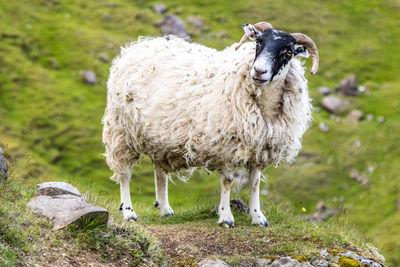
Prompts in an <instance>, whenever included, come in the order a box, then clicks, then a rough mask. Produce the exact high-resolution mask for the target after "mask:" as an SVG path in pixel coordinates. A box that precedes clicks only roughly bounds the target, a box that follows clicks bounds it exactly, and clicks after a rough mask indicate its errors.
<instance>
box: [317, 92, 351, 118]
mask: <svg viewBox="0 0 400 267" xmlns="http://www.w3.org/2000/svg"><path fill="white" fill-rule="evenodd" d="M321 104H322V107H323V108H324V109H325V110H327V111H329V112H330V113H334V114H338V113H340V112H342V111H343V110H344V109H345V107H346V106H347V105H348V102H347V101H345V100H342V99H340V98H338V97H336V96H332V95H330V96H326V97H324V98H323V99H322V103H321Z"/></svg>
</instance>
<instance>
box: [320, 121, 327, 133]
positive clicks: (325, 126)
mask: <svg viewBox="0 0 400 267" xmlns="http://www.w3.org/2000/svg"><path fill="white" fill-rule="evenodd" d="M319 129H320V130H321V131H323V132H324V133H326V132H328V131H329V126H328V124H326V123H325V122H320V124H319Z"/></svg>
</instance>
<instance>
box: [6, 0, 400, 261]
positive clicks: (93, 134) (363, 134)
mask: <svg viewBox="0 0 400 267" xmlns="http://www.w3.org/2000/svg"><path fill="white" fill-rule="evenodd" d="M153 3H155V1H126V0H116V1H112V2H111V1H108V0H104V1H83V0H73V1H68V2H66V1H59V0H52V1H45V0H41V1H38V2H35V3H33V2H31V1H26V0H21V1H6V2H4V1H3V2H2V3H0V21H1V22H0V36H1V37H0V38H1V39H0V62H1V66H0V145H1V146H2V147H3V148H5V151H6V154H7V157H8V158H9V159H10V161H11V162H14V164H15V166H14V176H15V177H19V183H20V184H24V185H28V186H29V185H33V184H35V183H38V182H40V181H46V180H55V179H56V180H64V181H71V182H72V183H74V184H75V185H76V186H77V187H78V188H79V189H80V190H84V191H85V190H89V189H90V191H91V192H93V194H96V195H97V196H98V198H99V199H100V200H104V201H106V202H107V203H112V205H113V207H114V208H115V207H116V206H117V205H118V202H119V200H118V199H119V186H118V185H115V184H114V183H113V182H111V181H110V180H108V177H109V176H110V175H111V173H110V172H109V170H108V169H107V166H106V165H105V161H104V158H102V157H101V156H100V154H101V153H103V147H102V144H101V124H100V121H101V117H102V115H103V112H104V107H105V104H106V102H105V101H106V88H105V83H106V80H107V76H108V69H109V67H110V63H103V62H102V61H100V60H99V59H98V57H99V56H100V55H102V54H106V55H108V57H110V58H113V57H114V56H115V55H116V54H117V53H118V51H119V46H120V45H123V44H124V43H126V42H128V41H131V40H135V39H136V38H137V36H139V35H156V34H158V33H159V30H158V29H157V28H156V27H154V26H153V24H154V23H155V22H156V21H159V20H161V19H162V16H161V15H157V14H156V13H155V12H153V11H152V9H151V6H152V4H153ZM166 4H167V5H168V8H169V12H172V13H177V14H178V15H179V16H180V17H181V18H182V19H183V20H185V21H186V22H187V26H188V30H189V32H190V33H191V37H192V40H193V41H194V42H198V43H202V44H205V45H208V46H211V47H215V48H218V49H222V48H224V47H225V46H228V45H230V44H232V43H233V42H236V41H238V40H239V39H240V37H241V35H242V29H241V25H242V24H243V23H255V22H257V21H260V20H268V21H269V22H271V23H272V24H273V25H274V26H275V27H276V28H278V29H282V30H285V31H287V32H303V33H305V34H307V35H309V36H310V37H312V38H313V39H314V41H315V42H316V43H317V45H318V48H319V51H320V57H321V63H320V71H319V73H318V75H316V76H310V75H307V78H308V79H309V84H310V93H311V95H312V97H313V98H314V106H316V107H319V106H320V104H319V103H320V100H321V96H320V95H318V93H317V92H316V88H317V87H318V86H329V87H331V88H332V87H334V86H335V85H336V84H337V83H338V81H339V80H340V79H341V78H343V77H345V76H347V75H348V74H349V73H355V74H356V76H357V79H358V80H359V82H360V84H363V85H366V86H367V88H368V92H367V93H365V94H362V95H361V96H360V97H358V98H350V100H351V101H352V105H351V107H350V108H358V109H361V110H362V111H363V112H364V113H365V114H369V113H370V114H373V115H374V116H375V119H374V120H373V121H371V122H367V121H362V122H360V123H358V124H356V123H350V122H347V121H346V120H344V119H343V118H344V117H343V116H340V117H339V118H341V119H342V121H340V122H335V121H333V120H331V118H330V115H329V114H328V113H327V112H325V111H322V109H321V111H319V112H315V113H314V123H313V126H312V127H311V129H310V130H309V131H308V132H307V133H306V135H305V137H304V142H303V144H304V148H303V152H304V153H303V156H300V157H299V158H298V159H297V163H296V164H295V165H293V166H288V165H287V164H282V165H281V166H280V167H279V168H276V169H275V168H272V167H271V168H268V169H267V171H266V175H267V176H268V180H269V183H268V184H263V185H262V186H263V187H268V189H269V195H268V196H266V197H264V200H265V201H266V203H269V204H271V206H272V208H273V207H274V206H275V205H277V204H275V202H282V203H283V205H288V206H290V207H291V208H292V209H294V210H300V208H301V207H302V206H305V207H306V208H307V210H309V211H310V212H312V211H313V209H314V206H315V203H316V202H317V201H318V200H320V199H323V200H324V201H325V202H327V203H328V205H330V206H337V207H343V210H344V211H345V212H343V213H341V214H340V218H339V219H340V220H344V221H348V223H349V224H351V225H355V226H356V227H357V228H359V229H360V231H361V232H362V233H363V234H364V235H365V236H366V237H368V238H370V239H371V240H372V241H373V242H374V243H375V244H376V245H377V246H378V247H379V248H380V249H381V251H382V252H383V253H384V255H385V256H386V257H387V259H388V261H389V262H390V263H391V264H392V265H394V266H396V265H399V264H400V257H399V255H398V253H396V251H398V250H399V248H400V242H399V241H398V240H400V235H399V233H400V226H399V225H400V224H399V223H396V222H398V221H399V212H398V210H396V208H395V203H396V200H397V199H398V198H399V197H400V195H399V194H400V193H399V192H400V178H399V176H398V172H399V168H400V167H399V166H400V165H399V164H398V163H399V161H400V158H399V156H398V155H399V152H400V151H399V146H398V138H397V132H399V131H400V123H399V122H400V113H399V111H398V106H399V100H398V99H400V98H399V97H400V90H399V87H400V80H399V76H398V75H397V72H398V67H397V66H398V65H399V64H400V54H399V53H398V47H399V46H400V18H399V16H398V13H399V11H400V4H399V2H398V1H396V0H384V1H379V0H370V1H357V2H354V1H352V2H349V1H344V0H343V1H342V0H341V1H319V2H318V1H309V0H298V1H294V0H290V1H285V2H282V1H270V0H269V1H244V0H237V1H234V2H229V3H227V2H226V1H201V0H196V1H191V2H190V3H187V2H186V1H183V0H177V1H174V2H172V3H166ZM190 15H194V16H197V17H199V18H202V19H203V20H204V22H205V27H206V28H207V29H208V30H207V31H205V32H200V31H199V30H196V29H192V27H191V25H190V23H189V22H188V21H187V18H188V16H190ZM221 18H223V20H221ZM221 31H225V32H227V33H228V36H226V37H224V38H219V37H216V36H217V33H218V32H221ZM52 62H53V63H52ZM54 62H55V63H56V64H54ZM54 65H56V66H54ZM307 66H310V63H309V62H308V63H307ZM85 69H92V70H94V71H95V72H96V74H97V77H98V84H97V85H95V86H90V85H86V84H84V83H83V82H82V81H81V76H80V74H79V73H80V71H81V70H85ZM378 116H383V117H385V122H384V123H382V124H380V123H378V122H377V120H376V118H377V117H378ZM320 122H325V123H327V124H328V125H329V127H330V131H329V132H327V133H324V132H321V131H320V130H319V129H318V124H319V123H320ZM357 140H359V141H361V146H360V147H358V148H357V147H355V146H354V142H355V141H357ZM310 155H311V156H310ZM368 166H374V167H375V170H374V172H372V173H368V172H367V168H368ZM352 169H357V170H359V171H360V172H362V173H365V175H366V176H367V177H368V178H369V179H371V182H372V183H371V187H370V188H369V189H364V188H363V187H362V186H361V185H359V184H357V183H356V182H354V181H353V180H352V179H351V178H350V172H351V170H352ZM169 189H170V202H171V206H172V208H173V209H174V211H175V213H176V215H177V217H176V218H173V219H167V220H158V219H157V216H156V210H151V211H147V209H148V208H147V207H150V206H151V204H152V202H153V201H154V186H153V174H152V167H151V164H150V161H149V160H148V159H144V160H143V163H142V164H141V165H139V166H138V167H136V168H135V170H134V175H133V179H132V194H133V201H134V208H135V210H136V212H137V213H138V215H139V216H140V217H141V218H142V219H143V223H145V224H147V223H148V224H164V223H179V222H184V221H186V220H188V221H194V219H191V218H199V219H201V220H205V221H209V222H210V225H213V222H214V221H215V220H216V218H214V217H212V218H211V217H210V216H209V215H206V213H205V210H206V208H207V209H208V208H209V207H211V206H213V205H215V203H217V202H218V198H219V181H218V179H217V177H216V174H212V175H210V176H207V175H206V174H205V173H204V172H199V173H196V174H195V176H194V177H193V178H192V179H191V180H190V181H189V183H188V184H184V183H182V182H180V181H176V185H170V188H169ZM246 194H247V193H246V192H244V193H243V194H241V195H239V196H238V197H242V198H244V199H246ZM278 200H280V201H278ZM199 203H200V204H199ZM110 205H111V204H110ZM205 207H206V208H205ZM266 209H268V208H266ZM180 214H181V215H180ZM207 216H208V217H207ZM239 216H240V215H239ZM239 218H240V217H239ZM244 220H245V219H244ZM270 220H271V221H274V219H273V218H270ZM245 221H246V220H245ZM237 222H238V223H239V220H237ZM24 244H25V243H24ZM295 247H296V246H295ZM296 248H297V247H296ZM7 253H13V252H12V249H11V250H9V251H8V252H7ZM10 255H11V254H10Z"/></svg>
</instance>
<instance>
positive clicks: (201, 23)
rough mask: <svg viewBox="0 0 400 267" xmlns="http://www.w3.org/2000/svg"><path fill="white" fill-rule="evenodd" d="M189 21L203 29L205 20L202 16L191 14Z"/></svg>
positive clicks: (197, 27)
mask: <svg viewBox="0 0 400 267" xmlns="http://www.w3.org/2000/svg"><path fill="white" fill-rule="evenodd" d="M188 21H189V22H190V23H191V24H192V26H193V28H195V29H203V26H204V21H203V20H202V19H200V18H196V17H195V16H189V17H188Z"/></svg>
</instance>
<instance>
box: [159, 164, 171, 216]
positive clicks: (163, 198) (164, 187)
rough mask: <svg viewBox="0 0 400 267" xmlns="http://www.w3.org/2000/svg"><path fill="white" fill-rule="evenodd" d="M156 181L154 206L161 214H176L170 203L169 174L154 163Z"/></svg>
mask: <svg viewBox="0 0 400 267" xmlns="http://www.w3.org/2000/svg"><path fill="white" fill-rule="evenodd" d="M154 182H155V189H156V201H155V202H154V207H156V208H157V209H159V210H160V215H161V216H172V215H174V212H173V211H172V209H171V207H170V206H169V203H168V174H166V173H165V172H164V171H163V170H162V169H161V168H160V167H158V166H157V165H154Z"/></svg>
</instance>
